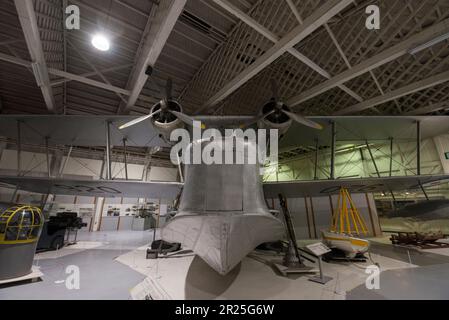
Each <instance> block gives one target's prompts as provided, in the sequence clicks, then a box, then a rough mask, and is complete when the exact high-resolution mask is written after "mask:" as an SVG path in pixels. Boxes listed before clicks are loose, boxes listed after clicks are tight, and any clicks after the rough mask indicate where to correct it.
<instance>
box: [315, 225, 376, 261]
mask: <svg viewBox="0 0 449 320" xmlns="http://www.w3.org/2000/svg"><path fill="white" fill-rule="evenodd" d="M322 235H323V241H324V242H325V243H326V244H327V246H328V247H329V248H331V249H332V248H335V249H339V250H341V251H343V252H344V253H345V254H346V256H347V257H350V258H351V257H355V256H356V255H357V254H362V253H365V252H366V251H368V249H369V241H368V240H365V239H360V238H356V237H352V236H350V235H347V234H343V233H337V232H330V231H322Z"/></svg>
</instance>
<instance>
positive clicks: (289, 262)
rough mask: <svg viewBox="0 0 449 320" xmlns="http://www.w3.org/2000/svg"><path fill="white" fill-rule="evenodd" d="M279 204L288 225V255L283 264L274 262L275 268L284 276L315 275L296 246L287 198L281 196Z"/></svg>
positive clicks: (313, 269)
mask: <svg viewBox="0 0 449 320" xmlns="http://www.w3.org/2000/svg"><path fill="white" fill-rule="evenodd" d="M279 202H280V205H281V207H282V212H283V213H284V217H285V223H286V225H287V234H288V237H289V241H288V249H287V253H286V254H285V256H284V259H283V261H282V262H281V263H277V262H273V266H274V267H275V268H276V269H277V270H278V271H279V272H280V273H281V274H282V275H284V276H286V275H287V274H290V273H314V272H316V270H315V268H313V267H308V266H306V265H305V264H303V263H302V259H301V255H300V253H299V249H298V245H297V244H296V235H295V229H293V223H292V220H291V216H290V212H289V211H288V208H287V203H286V200H285V197H284V196H283V195H281V194H279Z"/></svg>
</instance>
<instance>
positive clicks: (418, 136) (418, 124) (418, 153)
mask: <svg viewBox="0 0 449 320" xmlns="http://www.w3.org/2000/svg"><path fill="white" fill-rule="evenodd" d="M416 173H417V174H418V176H419V175H420V174H421V122H420V121H416Z"/></svg>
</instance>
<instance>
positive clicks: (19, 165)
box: [17, 120, 22, 176]
mask: <svg viewBox="0 0 449 320" xmlns="http://www.w3.org/2000/svg"><path fill="white" fill-rule="evenodd" d="M21 171H22V136H21V121H20V120H18V121H17V175H18V176H20V172H21Z"/></svg>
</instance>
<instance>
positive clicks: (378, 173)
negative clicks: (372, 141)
mask: <svg viewBox="0 0 449 320" xmlns="http://www.w3.org/2000/svg"><path fill="white" fill-rule="evenodd" d="M365 144H366V148H367V149H368V152H369V156H370V158H371V161H372V162H373V165H374V169H375V170H376V174H377V177H379V178H380V172H379V168H378V167H377V163H376V161H375V160H374V156H373V153H372V152H371V147H370V146H369V143H368V140H365Z"/></svg>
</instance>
